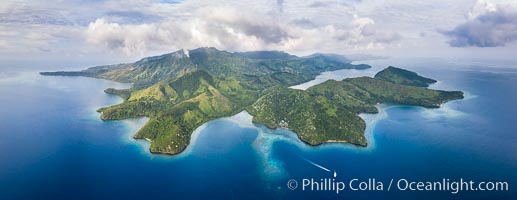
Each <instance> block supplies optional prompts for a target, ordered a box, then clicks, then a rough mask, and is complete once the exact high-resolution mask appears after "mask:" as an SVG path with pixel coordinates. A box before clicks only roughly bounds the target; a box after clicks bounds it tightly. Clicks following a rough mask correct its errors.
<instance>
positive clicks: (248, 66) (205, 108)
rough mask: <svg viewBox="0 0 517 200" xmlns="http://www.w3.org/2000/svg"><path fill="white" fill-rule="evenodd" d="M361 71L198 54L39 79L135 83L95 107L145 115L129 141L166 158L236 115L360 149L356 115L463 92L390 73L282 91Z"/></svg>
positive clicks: (117, 115) (268, 54)
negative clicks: (332, 73)
mask: <svg viewBox="0 0 517 200" xmlns="http://www.w3.org/2000/svg"><path fill="white" fill-rule="evenodd" d="M368 67H369V66H368V65H352V64H350V63H348V62H346V59H344V58H343V57H341V56H338V55H333V54H314V55H311V56H307V57H297V56H294V55H289V54H287V53H284V52H276V51H262V52H244V53H230V52H226V51H219V50H217V49H215V48H199V49H194V50H191V51H186V50H180V51H177V52H174V53H170V54H164V55H161V56H155V57H149V58H144V59H142V60H140V61H137V62H135V63H130V64H118V65H107V66H99V67H93V68H89V69H86V70H83V71H79V72H62V71H61V72H42V73H41V74H42V75H65V76H88V77H96V78H104V79H109V80H115V81H120V82H134V83H135V86H134V87H133V88H130V89H124V90H117V89H113V88H108V89H106V90H105V92H106V93H109V94H115V95H119V96H121V97H122V98H123V99H124V102H123V103H121V104H118V105H113V106H109V107H105V108H100V109H99V110H98V111H99V112H101V118H102V119H103V120H119V119H126V118H135V117H140V116H148V117H150V120H149V121H148V122H147V123H146V124H145V125H144V127H142V128H141V129H140V130H139V131H138V132H137V133H136V135H135V136H134V137H135V138H138V139H146V140H148V141H150V142H151V147H150V151H151V152H154V153H167V154H177V153H179V152H181V151H183V149H185V148H186V147H187V146H188V144H189V143H190V137H191V134H192V132H193V131H194V130H195V129H196V128H197V127H199V126H200V125H202V124H203V123H206V122H208V121H210V120H212V119H216V118H220V117H225V116H231V115H234V114H236V113H239V112H241V111H243V110H247V111H248V112H249V113H250V114H252V115H253V116H254V118H253V121H254V122H256V123H261V124H265V125H267V126H268V127H270V128H277V127H282V128H287V129H290V130H292V131H293V132H295V133H297V134H298V136H299V138H300V139H301V140H302V141H304V142H306V143H308V144H311V145H318V144H322V143H325V142H348V143H353V144H357V145H361V146H365V145H367V141H366V139H365V137H364V129H365V122H364V121H363V120H362V119H361V118H360V117H359V116H358V115H357V114H358V113H362V112H367V113H375V112H377V109H376V107H375V106H374V105H375V104H377V103H393V104H406V105H415V106H424V107H430V108H434V107H439V105H440V104H441V103H443V102H446V101H450V100H453V99H459V98H463V93H462V92H448V91H438V90H430V89H426V88H421V87H414V86H408V84H405V83H415V82H422V80H426V79H427V78H424V77H420V76H418V75H417V76H414V75H416V73H415V74H414V75H412V74H411V73H414V72H409V71H407V70H393V69H390V68H388V69H385V70H383V74H381V75H379V76H378V77H377V76H376V78H369V77H361V78H351V79H345V80H343V81H333V80H329V81H326V82H324V83H322V84H319V85H316V86H313V87H311V88H309V89H307V90H305V91H303V90H296V89H289V88H288V87H289V86H292V85H296V84H299V83H301V82H305V81H308V80H311V79H314V78H315V76H316V75H317V74H319V73H321V72H323V71H328V70H337V69H345V68H356V69H364V68H368ZM397 69H398V68H397ZM408 74H409V75H411V76H408ZM401 77H403V78H401ZM422 78H424V79H422ZM401 79H403V80H404V81H403V82H400V81H399V80H401Z"/></svg>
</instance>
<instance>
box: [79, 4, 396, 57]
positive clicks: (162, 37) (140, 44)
mask: <svg viewBox="0 0 517 200" xmlns="http://www.w3.org/2000/svg"><path fill="white" fill-rule="evenodd" d="M276 3H277V5H275V6H284V5H281V4H284V2H283V1H277V2H276ZM189 9H190V10H189V13H190V14H191V15H189V16H188V17H182V18H180V19H178V18H177V17H170V18H167V19H164V20H161V21H158V22H151V23H141V24H121V23H117V22H114V21H111V20H110V19H108V18H106V17H103V18H99V19H97V20H96V21H94V22H91V23H90V24H89V26H88V31H87V38H88V42H90V43H91V44H94V45H100V46H103V47H105V48H107V49H110V50H121V51H122V52H124V53H125V54H127V55H132V54H143V53H145V52H147V51H149V50H151V51H152V50H157V51H159V50H169V51H170V50H174V49H178V48H197V47H201V46H214V47H217V48H221V49H225V50H230V51H249V50H264V49H275V50H284V51H291V52H293V51H295V52H303V51H306V50H311V49H312V51H314V50H315V49H316V50H317V49H324V50H327V51H331V50H335V48H349V49H357V48H383V46H384V45H386V44H389V43H392V42H394V41H397V40H398V39H399V38H400V35H399V34H397V33H393V32H392V31H384V30H377V27H376V24H375V21H374V20H373V19H371V18H367V17H359V16H357V15H354V16H352V17H351V19H352V20H346V21H343V22H341V23H340V24H318V25H317V24H316V23H314V22H312V21H311V20H310V19H308V18H302V19H294V20H289V19H283V18H280V17H278V16H275V15H274V14H272V13H271V12H266V11H264V12H261V11H260V10H258V11H256V10H253V9H252V8H246V7H243V6H241V7H231V6H218V7H213V6H212V7H203V6H201V7H199V8H195V9H193V8H192V7H189ZM325 48H326V49H325Z"/></svg>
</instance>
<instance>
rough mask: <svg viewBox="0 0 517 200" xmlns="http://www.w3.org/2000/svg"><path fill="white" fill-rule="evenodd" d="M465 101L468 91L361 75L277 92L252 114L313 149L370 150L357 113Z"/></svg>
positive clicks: (257, 104)
mask: <svg viewBox="0 0 517 200" xmlns="http://www.w3.org/2000/svg"><path fill="white" fill-rule="evenodd" d="M461 98H463V93H462V92H459V91H453V92H449V91H440V90H430V89H425V88H420V87H413V86H405V85H398V84H394V83H391V82H388V81H385V80H379V79H374V78H369V77H360V78H349V79H345V80H343V81H335V80H329V81H326V82H324V83H322V84H319V85H316V86H313V87H310V88H308V89H307V90H305V91H302V90H296V89H288V88H284V87H280V88H274V89H272V90H271V91H270V92H268V93H266V94H265V95H264V96H262V97H260V98H259V99H258V100H257V101H256V102H255V103H254V104H253V105H252V106H250V107H249V108H248V112H249V113H250V114H251V115H253V116H254V117H253V121H254V122H256V123H260V124H266V125H267V126H268V127H270V128H276V127H283V128H288V129H291V130H293V131H294V132H295V133H297V134H298V137H299V138H300V139H301V140H302V141H304V142H307V143H309V144H311V145H318V144H322V143H325V142H328V141H346V142H349V143H353V144H357V145H362V146H366V139H365V137H364V130H365V122H364V121H363V120H362V119H361V118H360V117H359V116H357V114H358V113H376V112H377V108H376V107H375V105H376V104H377V103H392V104H404V105H414V106H423V107H429V108H436V107H439V105H440V104H441V103H443V102H446V101H450V100H454V99H461Z"/></svg>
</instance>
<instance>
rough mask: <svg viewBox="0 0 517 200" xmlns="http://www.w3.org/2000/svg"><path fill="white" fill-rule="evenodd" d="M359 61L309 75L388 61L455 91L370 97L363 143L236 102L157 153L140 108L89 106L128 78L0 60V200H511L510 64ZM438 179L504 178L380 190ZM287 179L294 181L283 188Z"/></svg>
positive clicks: (513, 107)
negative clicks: (133, 114) (121, 113)
mask: <svg viewBox="0 0 517 200" xmlns="http://www.w3.org/2000/svg"><path fill="white" fill-rule="evenodd" d="M367 63H369V64H372V65H373V66H374V68H373V69H369V70H365V71H356V70H339V71H335V72H326V73H323V74H322V75H321V76H320V77H318V79H317V80H315V82H313V83H317V82H318V81H320V82H321V81H323V80H325V79H328V78H333V79H342V78H344V77H353V76H362V75H370V76H371V75H373V74H374V73H375V72H376V71H378V70H380V69H382V68H384V67H386V66H388V65H389V64H391V65H394V66H398V67H402V68H407V69H411V70H414V71H416V72H418V73H420V74H421V75H424V76H427V77H431V78H434V79H436V80H438V81H439V82H438V83H436V84H434V85H432V86H431V88H434V89H447V90H462V91H464V92H465V94H466V95H465V96H466V98H465V99H463V100H457V101H452V102H449V103H446V104H444V105H443V106H442V107H441V108H439V109H425V108H421V107H411V106H397V105H380V106H379V108H380V111H381V112H380V113H379V114H375V115H362V117H363V118H364V119H365V120H366V121H367V124H368V127H367V130H366V133H365V134H366V136H367V138H368V142H369V146H368V147H367V148H362V147H356V146H353V145H348V144H326V145H322V146H318V147H310V146H307V145H305V144H304V143H302V142H300V141H299V140H298V139H297V137H296V136H295V134H294V133H292V132H289V131H286V130H269V129H267V128H265V127H263V126H260V125H254V124H252V123H251V122H250V121H251V118H250V116H249V115H248V114H247V113H240V114H238V115H236V116H233V117H230V118H223V119H218V120H214V121H211V122H208V123H206V124H205V125H203V126H202V127H200V128H198V129H197V130H196V132H195V133H194V135H193V139H192V142H191V145H190V146H189V147H188V149H187V150H186V151H185V152H183V153H181V154H179V155H176V156H165V155H153V154H150V153H149V152H148V150H147V148H148V147H149V144H148V143H147V142H145V141H141V140H138V141H137V140H134V139H132V135H133V134H134V133H135V132H136V131H137V130H138V129H139V128H140V127H141V126H142V125H143V124H144V123H145V122H146V120H147V119H145V118H141V119H132V120H124V121H109V122H103V121H102V120H100V119H99V114H98V113H97V112H96V109H98V108H100V107H102V106H107V105H113V104H116V103H119V102H121V99H120V98H119V97H116V96H113V95H108V94H105V93H104V92H103V90H104V89H105V88H108V87H115V88H127V87H130V85H128V84H121V83H115V82H111V81H106V80H100V79H93V78H85V77H47V76H40V75H38V72H39V71H45V69H39V68H35V67H31V68H14V67H4V68H0V199H1V200H9V199H517V192H516V189H515V188H516V187H517V89H516V87H517V69H516V68H514V69H512V68H510V66H505V65H499V64H490V63H488V64H486V63H481V64H480V63H462V62H458V61H452V60H440V59H411V60H395V59H388V60H377V61H368V62H367ZM302 86H304V87H305V86H308V85H307V84H305V85H302ZM302 86H298V88H304V87H302ZM318 165H319V166H320V167H318ZM323 168H325V169H328V170H329V171H330V172H328V171H326V170H324V169H323ZM334 171H335V172H336V174H337V176H336V177H334V176H333V173H334ZM305 178H309V179H310V178H313V179H314V180H316V181H318V180H320V179H322V178H330V179H332V178H333V179H334V180H336V181H344V182H345V183H346V184H347V185H346V186H347V187H348V181H349V180H351V179H358V180H359V181H365V182H368V180H369V179H370V180H371V179H375V180H376V181H377V182H383V183H384V190H382V191H379V190H377V191H372V190H370V191H352V190H350V189H349V188H346V189H345V190H343V191H341V192H340V193H339V194H336V192H335V191H310V190H308V189H307V188H306V190H305V191H304V190H302V180H303V179H305ZM444 178H446V179H450V180H459V179H461V178H462V179H464V180H473V181H477V182H479V181H505V182H508V184H509V191H459V192H458V193H457V194H452V193H451V191H398V190H396V189H394V188H392V189H391V190H390V191H387V187H388V183H389V182H390V180H391V179H394V180H395V181H397V180H400V179H407V180H409V181H441V180H443V179H444ZM291 179H293V180H296V181H298V187H297V188H296V189H295V190H291V189H289V188H288V187H287V182H288V181H289V180H291Z"/></svg>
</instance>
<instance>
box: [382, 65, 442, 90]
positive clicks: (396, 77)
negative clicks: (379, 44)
mask: <svg viewBox="0 0 517 200" xmlns="http://www.w3.org/2000/svg"><path fill="white" fill-rule="evenodd" d="M375 78H377V79H380V80H385V81H389V82H392V83H397V84H401V85H409V86H417V87H427V86H429V84H432V83H436V80H433V79H430V78H426V77H422V76H420V75H418V74H417V73H415V72H412V71H408V70H405V69H400V68H396V67H392V66H389V67H387V68H386V69H384V70H382V71H380V72H379V73H377V74H375Z"/></svg>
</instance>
